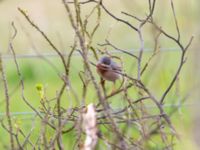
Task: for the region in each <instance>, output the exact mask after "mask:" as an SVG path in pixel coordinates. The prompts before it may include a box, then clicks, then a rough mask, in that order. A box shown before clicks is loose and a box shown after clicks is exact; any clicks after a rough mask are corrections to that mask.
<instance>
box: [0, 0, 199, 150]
mask: <svg viewBox="0 0 200 150" xmlns="http://www.w3.org/2000/svg"><path fill="white" fill-rule="evenodd" d="M114 3H115V4H113V1H111V0H107V1H105V4H106V6H107V8H108V9H109V10H111V11H112V12H113V13H114V14H116V15H117V16H119V17H122V18H125V19H127V20H129V21H130V22H131V23H132V24H133V25H137V22H136V21H135V20H133V19H131V18H128V17H126V16H124V15H122V14H121V13H120V12H121V11H125V12H128V13H130V14H134V15H137V16H139V17H144V16H145V15H146V13H147V8H148V5H147V1H145V0H141V1H138V0H115V1H114ZM174 5H175V10H176V15H177V19H178V23H179V27H180V32H181V41H182V42H183V43H185V44H186V43H187V42H188V40H189V38H190V37H191V36H192V35H194V37H195V39H194V41H193V43H192V45H191V47H190V48H189V51H188V53H187V62H186V64H185V65H184V68H183V70H182V72H181V75H180V77H179V80H178V82H177V84H175V86H174V87H173V89H172V92H171V93H170V94H169V95H168V96H167V100H166V105H168V104H169V105H170V104H171V103H173V102H174V101H175V104H178V102H179V99H181V98H183V97H184V96H185V95H187V94H188V93H189V95H190V96H189V98H187V100H186V102H185V103H184V104H183V105H184V106H181V108H180V109H179V111H178V113H177V114H176V115H175V116H173V118H172V119H173V122H174V123H175V126H176V128H177V130H178V132H179V133H180V135H181V137H182V138H181V141H180V142H179V144H177V146H176V149H177V150H179V149H180V150H182V149H190V150H197V149H199V148H200V145H199V143H200V128H199V125H200V115H199V112H198V111H199V110H198V109H199V107H200V102H199V96H200V95H199V90H200V88H199V87H200V84H199V83H200V82H199V76H200V71H199V70H200V65H199V58H200V52H199V40H200V16H199V14H200V10H199V6H200V1H198V0H190V1H188V0H176V1H174ZM92 6H93V5H85V6H84V7H82V8H83V9H82V17H85V15H86V14H87V13H88V10H91V8H92ZM18 7H20V8H22V9H24V10H26V11H27V14H28V15H29V17H30V18H31V19H32V20H33V21H34V22H35V23H36V24H37V25H38V26H39V27H40V28H41V29H42V30H43V31H44V32H45V33H46V34H47V35H48V37H49V38H50V39H51V40H52V41H53V42H54V44H55V45H56V46H57V47H58V48H59V49H60V50H62V51H63V52H66V53H67V52H69V50H70V46H72V44H73V41H74V39H73V38H74V32H73V30H72V28H71V26H70V24H69V21H68V18H67V15H66V12H65V9H64V7H63V5H62V2H61V1H57V0H51V1H48V0H42V1H41V0H18V1H13V0H1V1H0V53H1V54H2V55H3V58H4V59H3V65H4V68H5V71H6V76H7V81H8V85H9V93H11V111H12V112H13V113H15V112H27V114H26V115H17V114H15V115H13V118H14V120H16V121H19V122H21V123H20V124H21V126H23V128H24V129H25V131H24V132H26V131H28V130H29V129H30V127H31V124H32V122H31V118H32V114H29V112H32V111H31V109H30V108H28V106H26V105H25V103H24V102H23V101H22V99H21V91H20V88H18V86H19V79H18V76H17V72H16V67H15V64H14V61H13V59H11V58H7V57H6V56H8V55H10V54H11V52H10V50H9V48H8V43H9V37H10V36H11V34H12V31H13V30H12V28H11V22H12V21H14V23H15V25H16V27H17V32H18V33H17V36H16V38H15V40H14V43H13V44H14V48H15V52H16V53H17V55H34V54H36V53H39V54H49V53H50V54H52V53H54V51H53V50H52V49H51V47H50V46H49V45H48V43H47V42H46V41H45V40H44V39H43V37H42V36H41V35H40V34H39V33H38V32H37V31H35V29H34V28H33V27H31V26H30V24H29V23H28V22H27V21H26V20H25V19H24V17H23V16H22V15H21V14H20V13H19V11H18V10H17V8H18ZM94 18H95V17H92V18H91V20H90V22H89V26H91V27H92V26H94V23H95V20H94ZM154 18H155V21H156V22H157V23H158V24H159V25H160V26H162V28H163V29H165V30H166V31H168V32H169V33H170V34H172V35H174V36H175V35H176V28H175V24H174V20H173V14H172V11H171V9H170V1H169V0H166V1H161V0H160V1H157V4H156V11H155V15H154ZM109 31H110V34H109V40H110V41H112V43H113V44H115V45H116V46H118V47H119V48H123V49H127V50H133V49H135V50H136V51H135V52H134V54H137V49H138V48H139V41H138V36H137V33H136V32H134V31H132V30H130V29H129V28H128V27H127V26H125V25H123V24H121V23H119V22H116V21H115V20H113V19H112V18H110V17H109V16H108V15H106V14H105V13H104V12H103V11H102V17H101V23H100V27H99V29H98V30H97V33H96V34H95V36H94V40H93V43H92V46H93V47H95V48H101V47H99V46H98V43H104V40H105V38H106V37H107V36H108V32H109ZM143 33H144V37H145V48H146V49H147V51H146V52H145V53H144V58H143V65H144V64H145V63H146V61H147V60H148V58H149V57H150V55H151V54H152V51H151V50H150V51H149V50H148V49H152V48H153V44H154V40H153V37H154V34H153V33H154V30H153V28H152V26H150V25H149V26H148V25H147V27H145V29H144V30H143ZM159 45H160V47H161V51H160V52H159V54H157V55H156V57H154V58H153V60H152V62H151V63H150V66H149V68H148V69H147V70H146V73H145V74H144V76H143V78H142V80H144V81H145V83H146V84H147V86H148V87H149V88H150V89H151V91H152V92H153V93H154V94H155V95H156V96H157V97H160V96H161V94H162V92H163V90H164V89H165V88H166V87H167V85H168V84H169V82H170V80H171V78H172V75H173V74H174V72H175V70H176V68H177V66H178V62H179V60H180V51H179V49H178V47H177V45H176V44H174V43H173V42H171V41H170V40H168V39H166V38H165V37H164V36H161V37H160V39H159ZM115 55H118V56H120V57H121V58H122V60H123V61H124V68H125V70H126V71H127V72H129V71H130V70H131V73H132V74H134V76H135V77H136V75H137V74H136V71H137V68H136V67H135V66H136V61H135V60H132V59H131V58H129V57H128V56H127V55H121V54H118V53H117V54H115ZM47 59H48V61H50V62H51V63H53V64H54V65H55V66H56V68H57V70H58V72H59V73H63V72H64V71H63V66H62V64H61V62H60V59H59V58H58V57H47ZM91 60H92V61H94V62H95V60H94V59H93V58H92V57H91ZM18 62H19V65H20V69H21V71H22V74H23V77H24V82H25V96H26V97H27V98H28V100H29V101H30V103H31V104H32V105H33V106H35V107H36V108H39V101H40V100H39V95H38V92H37V90H36V88H35V85H36V84H38V83H41V84H43V85H44V86H45V88H46V95H47V96H48V98H49V99H50V98H54V97H55V96H56V92H57V90H58V89H60V87H61V81H60V79H59V77H58V75H57V73H56V72H55V70H54V69H53V68H52V66H50V65H49V64H48V63H47V62H46V61H44V60H43V59H40V58H19V59H18ZM81 64H82V62H81V60H80V56H79V55H74V56H73V59H72V67H71V73H70V79H71V81H72V86H73V87H74V88H75V89H76V90H77V91H78V93H79V95H78V96H79V97H81V91H82V86H81V84H80V82H81V81H80V78H79V77H78V72H79V71H81V70H83V66H82V65H81ZM93 70H94V72H95V68H93ZM95 75H96V76H97V74H95ZM108 86H109V87H110V86H111V85H110V84H108ZM177 87H178V88H177ZM177 89H178V92H177V91H176V90H177ZM89 92H90V94H88V99H89V100H88V101H87V103H89V102H90V101H93V100H94V98H95V94H94V93H93V91H89ZM177 93H178V95H177ZM117 99H120V97H117ZM4 101H5V100H4V90H3V84H2V82H0V115H1V116H0V117H2V118H3V117H4V112H5V102H4ZM111 101H112V100H111ZM62 102H63V106H65V105H66V106H67V105H74V106H75V105H76V102H70V101H67V100H66V99H65V100H63V101H62ZM113 103H114V104H115V103H116V107H117V105H123V103H122V102H116V100H115V101H114V102H113ZM167 109H169V108H168V107H166V110H167ZM39 125H40V122H39V121H38V122H36V128H35V130H34V132H33V133H34V134H33V135H32V136H31V138H33V139H34V136H35V137H36V136H37V134H38V131H39V130H40V128H39ZM37 127H38V128H37ZM51 132H52V131H51V130H49V135H50V134H51ZM74 134H75V133H73V132H72V133H71V134H70V135H67V136H65V145H66V146H69V147H71V146H70V145H72V144H71V143H74V140H73V139H72V138H70V137H71V136H73V135H74ZM0 139H1V140H0V149H2V148H5V145H6V144H7V142H8V134H7V132H6V131H5V130H3V129H1V128H0Z"/></svg>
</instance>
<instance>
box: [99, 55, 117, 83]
mask: <svg viewBox="0 0 200 150" xmlns="http://www.w3.org/2000/svg"><path fill="white" fill-rule="evenodd" d="M96 67H97V73H98V74H99V75H100V76H101V78H103V79H104V80H107V81H112V82H114V83H115V81H116V80H117V79H119V78H120V74H119V73H120V72H121V67H120V66H119V65H117V64H116V63H115V62H114V61H113V60H112V59H111V58H110V57H107V56H104V57H102V58H101V59H100V60H99V62H98V63H97V65H96Z"/></svg>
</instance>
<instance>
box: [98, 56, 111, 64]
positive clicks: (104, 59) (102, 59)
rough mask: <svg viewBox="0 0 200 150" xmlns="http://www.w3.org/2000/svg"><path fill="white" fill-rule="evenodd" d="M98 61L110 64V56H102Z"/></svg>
mask: <svg viewBox="0 0 200 150" xmlns="http://www.w3.org/2000/svg"><path fill="white" fill-rule="evenodd" d="M100 63H102V64H105V65H111V59H110V57H107V56H104V57H102V58H101V59H100Z"/></svg>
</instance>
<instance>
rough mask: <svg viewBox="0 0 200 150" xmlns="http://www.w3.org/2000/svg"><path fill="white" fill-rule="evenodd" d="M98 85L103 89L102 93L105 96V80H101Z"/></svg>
mask: <svg viewBox="0 0 200 150" xmlns="http://www.w3.org/2000/svg"><path fill="white" fill-rule="evenodd" d="M100 84H101V86H102V88H103V92H104V95H105V94H106V88H105V80H104V79H103V78H101V81H100Z"/></svg>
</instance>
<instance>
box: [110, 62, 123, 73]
mask: <svg viewBox="0 0 200 150" xmlns="http://www.w3.org/2000/svg"><path fill="white" fill-rule="evenodd" d="M111 68H112V69H113V70H116V71H120V72H121V71H122V68H121V67H120V66H119V65H117V64H116V63H115V62H112V63H111Z"/></svg>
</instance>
